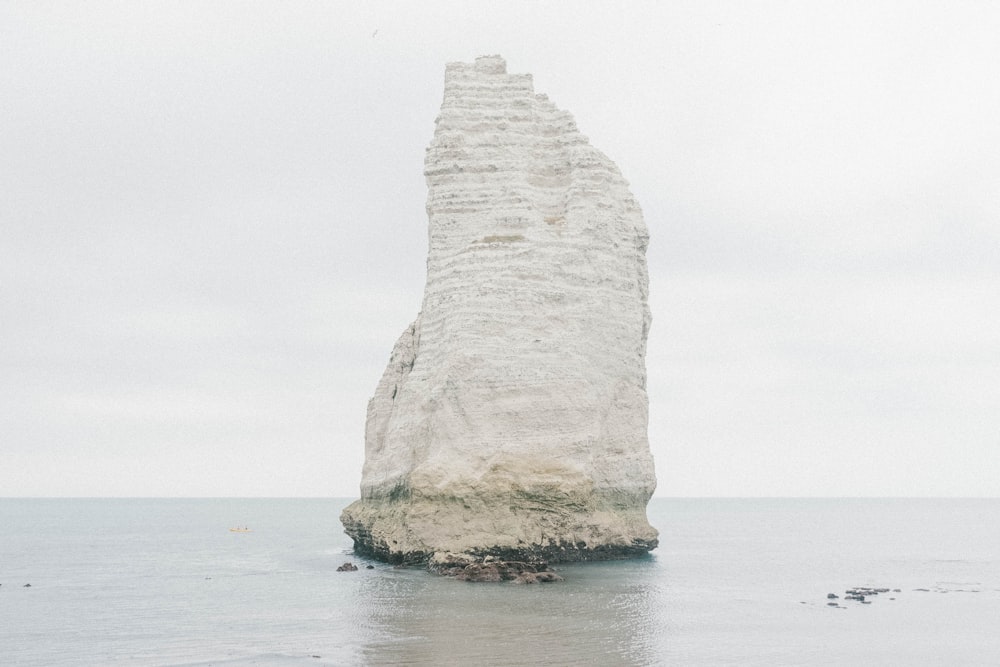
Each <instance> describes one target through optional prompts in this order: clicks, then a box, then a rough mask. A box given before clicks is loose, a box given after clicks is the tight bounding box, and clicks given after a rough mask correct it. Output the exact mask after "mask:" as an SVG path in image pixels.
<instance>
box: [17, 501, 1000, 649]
mask: <svg viewBox="0 0 1000 667" xmlns="http://www.w3.org/2000/svg"><path fill="white" fill-rule="evenodd" d="M347 502H348V501H347V500H338V499H291V500H280V499H198V500H186V499H164V500H146V499H128V500H124V499H122V500H118V499H116V500H110V499H87V500H80V499H0V665H5V666H8V665H24V666H29V665H31V666H34V665H38V666H45V667H58V666H60V665H286V664H287V665H536V664H540V665H844V664H855V665H997V664H1000V631H998V630H997V628H1000V500H869V499H864V500H853V499H852V500H841V499H837V500H812V499H810V500H786V499H780V500H760V499H753V500H736V499H726V500H704V499H697V500H678V499H657V500H654V501H653V503H652V504H651V506H650V512H649V514H650V520H651V522H652V523H653V524H654V525H655V526H656V527H657V528H659V529H660V532H661V544H662V546H661V547H660V548H659V549H658V550H656V551H655V552H654V553H653V555H652V556H651V557H649V558H647V559H643V560H637V561H627V562H614V563H598V564H580V565H567V566H563V567H561V568H560V571H561V574H562V575H563V576H564V577H565V579H566V580H565V582H562V583H558V584H548V585H539V586H514V585H510V584H469V583H464V582H458V581H454V580H452V579H446V578H440V577H436V576H432V575H430V574H428V573H426V572H424V571H421V570H408V569H393V568H391V567H389V566H385V565H382V564H379V563H373V565H375V568H374V569H372V570H367V569H364V568H363V566H364V564H365V563H366V562H365V561H363V560H362V559H359V558H356V557H354V556H353V555H352V554H351V544H350V541H349V540H348V538H347V537H346V536H344V535H343V534H342V532H341V528H340V525H339V522H338V520H337V517H338V515H339V513H340V509H341V508H342V507H343V506H344V505H345V504H346V503H347ZM244 524H245V525H248V526H249V527H250V528H252V532H248V533H233V532H230V531H229V528H230V527H231V526H236V525H244ZM345 560H352V561H354V562H355V563H358V564H360V565H362V569H360V570H359V571H357V572H337V571H336V568H337V566H338V565H340V564H341V563H343V562H344V561H345ZM26 583H30V584H31V586H30V587H25V586H24V584H26ZM851 586H875V587H889V588H899V589H900V592H899V593H890V594H887V595H881V596H879V597H877V598H875V599H874V602H873V603H872V604H870V605H861V604H858V603H853V602H844V601H843V600H840V602H841V603H842V604H843V605H844V606H845V607H846V608H832V607H828V606H827V599H826V594H827V593H828V592H836V593H838V594H841V595H842V594H843V591H844V589H845V588H848V587H851ZM918 589H926V590H918ZM890 598H895V599H890Z"/></svg>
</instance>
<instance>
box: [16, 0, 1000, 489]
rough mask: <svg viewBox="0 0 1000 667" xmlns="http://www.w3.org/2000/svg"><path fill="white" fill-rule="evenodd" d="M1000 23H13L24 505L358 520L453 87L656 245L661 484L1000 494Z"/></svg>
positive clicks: (171, 18) (294, 10)
mask: <svg viewBox="0 0 1000 667" xmlns="http://www.w3.org/2000/svg"><path fill="white" fill-rule="evenodd" d="M998 34H1000V5H998V4H996V3H992V2H955V3H920V2H881V3H880V2H842V1H837V2H706V1H702V0H697V1H691V2H671V3H667V2H663V3H652V2H651V3H642V2H628V3H618V2H615V3H610V2H608V3H599V2H594V3H579V2H540V3H534V2H524V3H521V2H453V3H445V2H420V3H403V2H398V3H385V2H356V3H355V2H352V3H344V2H327V3H315V4H314V3H279V2H273V3H249V2H241V3H231V4H230V3H221V2H213V3H202V2H177V1H172V2H164V3H133V2H103V3H78V4H77V3H69V2H64V3H47V2H36V1H24V2H17V1H14V2H4V3H2V4H0V496H23V495H27V496H48V495H58V496H67V495H68V496H76V495H84V496H95V495H96V496H104V495H115V496H135V495H142V496H148V495H152V496H174V495H181V496H187V495H194V496H229V495H240V496H272V495H274V496H300V495H305V496H330V495H334V496H351V495H355V494H356V493H357V486H358V483H359V481H360V472H361V465H362V460H363V446H364V445H363V439H364V433H363V432H364V418H365V405H366V403H367V400H368V397H369V396H370V395H371V393H372V391H373V390H374V388H375V384H376V382H377V381H378V379H379V376H380V375H381V372H382V370H383V367H384V364H385V363H386V361H387V360H388V356H389V352H390V350H391V347H392V344H393V342H394V341H395V339H396V337H397V336H398V334H399V333H400V331H402V329H403V328H404V327H406V326H407V325H408V324H409V323H410V322H411V321H412V319H413V317H414V316H415V315H416V312H417V310H418V308H419V305H420V300H421V295H422V291H423V281H424V277H425V276H424V261H425V251H426V223H427V221H426V217H425V213H424V200H425V197H426V188H425V184H424V179H423V174H422V170H423V159H424V148H425V147H426V146H427V144H428V143H429V141H430V139H431V136H432V133H433V129H434V118H435V116H436V114H437V110H438V107H439V105H440V102H441V93H442V84H443V74H444V65H445V63H446V62H449V61H454V60H463V61H471V60H473V59H474V58H475V57H476V56H478V55H483V54H502V55H503V56H504V57H505V58H506V59H507V62H508V69H509V71H511V72H531V73H532V74H533V75H534V79H535V87H536V90H537V91H538V92H544V93H547V94H548V95H549V97H550V98H551V99H552V100H553V101H554V102H555V103H556V104H557V105H559V106H560V107H562V108H564V109H567V110H569V111H571V112H572V113H573V114H574V115H575V117H576V120H577V123H578V125H579V127H580V128H581V130H582V131H583V132H584V134H586V135H587V136H589V137H590V140H591V142H592V143H593V144H594V145H596V146H597V147H598V148H600V149H601V150H602V151H604V152H605V153H606V154H607V155H608V156H610V157H611V158H612V159H613V160H615V161H616V162H617V163H618V165H619V166H620V167H621V169H622V171H623V172H624V174H625V176H626V178H628V179H629V181H630V183H631V184H632V188H633V191H634V193H635V195H636V197H637V198H638V200H639V202H640V203H641V204H642V206H643V210H644V213H645V216H646V222H647V224H648V226H649V228H650V234H651V246H650V249H649V255H648V258H649V265H650V271H649V272H650V277H651V290H650V291H651V301H652V303H651V306H652V310H653V317H654V325H653V329H652V331H651V333H650V341H649V353H648V357H647V364H648V368H649V397H650V414H651V417H650V426H649V434H650V440H651V445H652V448H653V453H654V455H655V457H656V463H657V473H658V478H659V488H658V490H657V495H663V496H785V495H792V496H803V495H805V496H809V495H820V496H843V495H869V496H893V495H906V496H928V495H929V496H937V495H977V496H983V495H985V496H996V495H1000V121H998V119H1000V78H998V76H997V63H1000V40H997V38H996V35H998Z"/></svg>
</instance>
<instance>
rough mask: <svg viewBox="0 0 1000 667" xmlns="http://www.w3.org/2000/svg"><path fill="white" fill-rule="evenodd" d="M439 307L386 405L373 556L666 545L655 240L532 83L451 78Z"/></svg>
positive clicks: (375, 472)
mask: <svg viewBox="0 0 1000 667" xmlns="http://www.w3.org/2000/svg"><path fill="white" fill-rule="evenodd" d="M425 175H426V177H427V183H428V188H429V193H428V199H427V212H428V216H429V226H430V246H429V255H428V259H427V284H426V288H425V292H424V301H423V307H422V309H421V312H420V314H419V316H418V317H417V319H416V321H415V322H414V323H413V324H412V325H411V326H410V327H409V328H408V329H406V331H404V332H403V334H402V336H401V337H400V338H399V340H398V342H397V343H396V346H395V348H394V349H393V351H392V355H391V358H390V361H389V365H388V367H387V368H386V370H385V373H384V375H383V376H382V379H381V381H380V383H379V385H378V388H377V389H376V392H375V395H374V397H373V398H372V399H371V401H370V402H369V405H368V419H367V425H366V444H365V446H366V450H365V467H364V474H363V479H362V483H361V500H359V501H358V502H356V503H354V504H353V505H351V506H350V507H348V508H347V509H346V510H345V511H344V513H343V515H342V517H341V518H342V520H343V523H344V526H345V528H346V530H347V532H348V534H349V535H350V536H351V537H352V538H353V539H354V543H355V549H356V550H357V551H358V552H359V553H364V554H368V555H371V556H374V557H376V558H379V559H382V560H387V561H390V562H424V561H426V560H428V559H429V558H430V557H431V556H432V555H433V554H435V553H465V554H472V555H474V556H476V557H479V558H482V557H485V556H487V555H493V556H496V557H498V558H501V559H503V560H509V561H524V560H534V559H537V558H543V559H546V560H549V561H568V560H595V559H608V558H621V557H624V556H636V555H642V554H645V553H647V552H648V551H649V550H650V549H653V548H655V547H656V544H657V534H656V531H655V530H654V529H653V528H652V527H651V526H650V525H649V522H648V521H647V519H646V503H647V502H648V500H649V498H650V496H651V494H652V492H653V488H654V487H655V479H654V473H653V462H652V457H651V456H650V452H649V444H648V440H647V435H646V426H647V411H648V402H647V398H646V390H645V383H646V372H645V348H646V335H647V332H648V329H649V324H650V316H649V308H648V305H647V291H648V280H647V275H646V261H645V251H646V244H647V231H646V226H645V223H644V222H643V219H642V213H641V211H640V210H639V207H638V205H637V204H636V202H635V200H634V199H633V198H632V195H631V194H630V193H629V190H628V184H627V183H626V182H625V180H624V178H623V177H622V175H621V173H620V172H619V170H618V168H617V167H616V166H615V165H614V163H612V162H611V161H610V160H609V159H608V158H607V157H605V156H604V155H603V154H602V153H601V152H600V151H598V150H596V149H594V148H593V147H591V146H590V145H589V143H588V142H587V139H586V138H585V137H584V136H583V135H581V134H580V133H579V132H578V131H577V129H576V125H575V123H574V121H573V119H572V117H571V116H570V115H569V114H568V113H566V112H564V111H561V110H559V109H558V108H556V106H555V105H554V104H552V103H551V102H549V101H548V99H547V98H546V97H545V96H544V95H535V93H534V91H533V85H532V80H531V77H530V75H514V74H508V73H507V72H506V64H505V63H504V61H503V60H502V59H501V58H499V57H497V56H491V57H483V58H479V59H477V60H476V62H475V63H474V64H464V63H452V64H449V65H448V67H447V70H446V74H445V91H444V102H443V104H442V107H441V113H440V115H439V116H438V119H437V127H436V131H435V134H434V139H433V141H432V143H431V146H430V148H429V149H428V152H427V159H426V168H425Z"/></svg>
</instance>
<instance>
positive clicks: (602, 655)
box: [355, 559, 673, 666]
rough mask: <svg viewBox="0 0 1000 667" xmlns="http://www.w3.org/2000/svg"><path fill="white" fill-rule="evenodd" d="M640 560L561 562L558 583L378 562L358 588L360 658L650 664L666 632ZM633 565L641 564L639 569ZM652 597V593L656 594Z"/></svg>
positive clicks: (373, 661)
mask: <svg viewBox="0 0 1000 667" xmlns="http://www.w3.org/2000/svg"><path fill="white" fill-rule="evenodd" d="M649 566H650V563H648V562H647V561H645V560H643V559H639V560H635V561H629V562H615V563H586V564H569V565H563V566H561V567H560V573H561V574H564V575H566V581H564V582H563V583H561V584H559V585H557V586H511V585H505V584H478V585H470V584H466V583H463V582H460V581H455V580H454V579H451V578H444V577H428V576H426V574H425V573H424V572H423V571H421V570H419V569H403V570H386V572H387V573H389V576H379V577H370V578H368V579H367V580H366V581H365V582H364V586H363V588H362V589H361V590H360V591H359V592H358V594H357V595H356V598H355V599H356V602H355V605H356V606H357V610H356V611H357V614H358V617H359V618H363V619H364V621H363V622H364V625H365V629H366V634H368V635H370V636H371V637H372V639H371V640H370V641H369V642H367V644H366V646H365V647H364V648H363V649H362V655H363V656H364V659H363V660H362V661H361V662H362V663H363V664H365V665H421V666H430V665H434V666H438V665H539V664H544V665H548V664H552V665H655V664H664V663H663V661H662V658H663V654H662V648H663V647H662V645H661V644H662V638H663V635H664V633H666V632H669V631H671V630H672V629H673V628H671V627H670V626H669V625H668V624H667V623H666V621H665V611H666V608H665V606H664V604H663V602H664V601H663V599H662V596H660V594H659V591H658V590H657V589H656V588H655V587H650V586H649V585H648V575H647V574H645V572H644V569H645V568H647V567H649ZM638 572H643V573H642V574H638ZM658 597H659V598H660V599H659V601H657V598H658Z"/></svg>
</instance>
